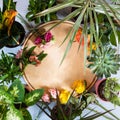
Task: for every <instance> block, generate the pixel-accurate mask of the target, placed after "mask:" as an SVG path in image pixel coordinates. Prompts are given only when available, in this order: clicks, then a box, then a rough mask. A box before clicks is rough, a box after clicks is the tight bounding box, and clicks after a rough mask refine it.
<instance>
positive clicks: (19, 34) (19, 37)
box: [6, 21, 25, 48]
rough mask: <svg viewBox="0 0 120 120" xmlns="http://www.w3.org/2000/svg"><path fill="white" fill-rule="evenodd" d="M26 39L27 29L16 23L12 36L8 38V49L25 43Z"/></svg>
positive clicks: (12, 28) (12, 29)
mask: <svg viewBox="0 0 120 120" xmlns="http://www.w3.org/2000/svg"><path fill="white" fill-rule="evenodd" d="M24 37H25V29H24V27H23V26H22V25H21V24H20V23H19V22H17V21H14V23H13V25H12V27H11V36H10V37H9V38H8V41H9V42H8V41H7V45H6V47H10V48H13V47H17V46H19V45H21V44H22V43H23V41H24Z"/></svg>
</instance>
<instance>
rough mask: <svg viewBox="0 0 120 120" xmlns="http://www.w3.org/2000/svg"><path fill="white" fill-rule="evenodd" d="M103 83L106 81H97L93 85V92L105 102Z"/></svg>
mask: <svg viewBox="0 0 120 120" xmlns="http://www.w3.org/2000/svg"><path fill="white" fill-rule="evenodd" d="M105 82H106V79H101V80H97V82H96V83H95V92H96V94H97V96H98V97H99V98H100V99H102V100H104V101H107V100H106V98H105V97H104V86H105Z"/></svg>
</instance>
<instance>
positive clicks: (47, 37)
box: [44, 31, 53, 42]
mask: <svg viewBox="0 0 120 120" xmlns="http://www.w3.org/2000/svg"><path fill="white" fill-rule="evenodd" d="M44 38H45V42H50V41H51V40H52V38H53V35H52V34H51V32H50V31H48V32H47V33H46V34H45V36H44Z"/></svg>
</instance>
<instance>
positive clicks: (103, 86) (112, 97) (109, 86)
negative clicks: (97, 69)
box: [95, 77, 120, 106]
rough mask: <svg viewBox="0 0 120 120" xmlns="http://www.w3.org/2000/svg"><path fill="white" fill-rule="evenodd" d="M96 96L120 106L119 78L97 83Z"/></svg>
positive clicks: (106, 79)
mask: <svg viewBox="0 0 120 120" xmlns="http://www.w3.org/2000/svg"><path fill="white" fill-rule="evenodd" d="M95 87H96V88H95V89H96V94H97V95H98V96H99V97H100V98H101V99H102V100H105V101H109V102H111V103H113V104H114V105H118V106H120V83H119V79H117V78H111V77H110V78H105V79H102V80H99V81H97V82H96V85H95Z"/></svg>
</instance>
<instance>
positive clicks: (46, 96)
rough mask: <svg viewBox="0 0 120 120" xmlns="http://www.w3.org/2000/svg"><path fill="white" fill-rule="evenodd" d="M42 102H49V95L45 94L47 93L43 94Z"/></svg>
mask: <svg viewBox="0 0 120 120" xmlns="http://www.w3.org/2000/svg"><path fill="white" fill-rule="evenodd" d="M42 100H43V101H44V102H48V103H49V102H50V97H49V95H48V94H47V93H45V94H44V95H43V96H42Z"/></svg>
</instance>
